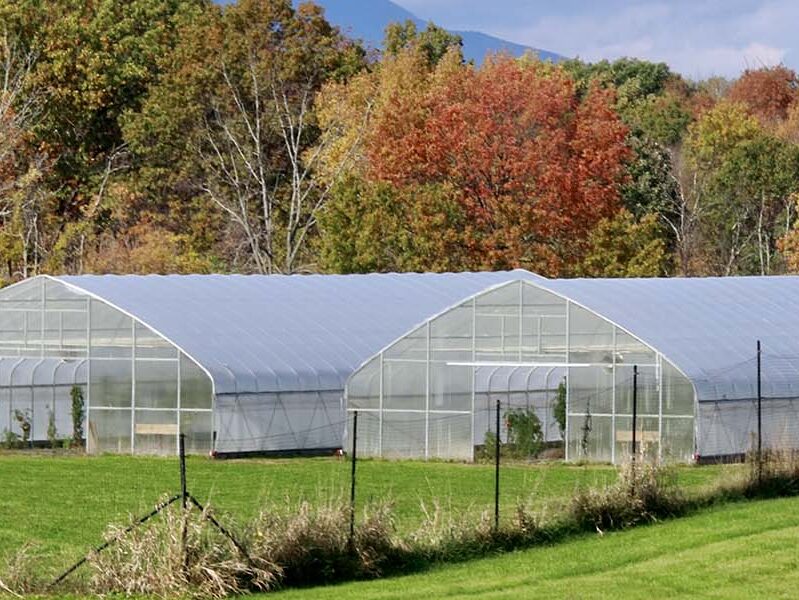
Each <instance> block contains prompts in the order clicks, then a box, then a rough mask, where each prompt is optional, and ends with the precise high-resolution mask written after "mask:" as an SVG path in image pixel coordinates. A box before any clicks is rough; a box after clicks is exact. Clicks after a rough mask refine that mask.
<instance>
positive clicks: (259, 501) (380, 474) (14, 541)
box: [0, 453, 739, 563]
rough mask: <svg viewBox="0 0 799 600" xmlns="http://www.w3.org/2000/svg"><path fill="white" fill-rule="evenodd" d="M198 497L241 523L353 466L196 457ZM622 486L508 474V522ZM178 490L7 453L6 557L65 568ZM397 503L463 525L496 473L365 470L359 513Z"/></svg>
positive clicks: (75, 462)
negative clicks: (586, 492) (111, 528)
mask: <svg viewBox="0 0 799 600" xmlns="http://www.w3.org/2000/svg"><path fill="white" fill-rule="evenodd" d="M736 468H739V467H701V468H697V467H686V468H681V469H678V470H677V476H678V480H679V482H680V483H681V484H682V485H685V486H687V487H696V486H702V485H710V484H712V483H713V482H714V481H716V480H718V479H719V478H720V477H724V476H726V475H728V474H729V473H730V472H731V471H732V470H734V469H736ZM187 471H188V482H189V488H190V491H191V492H192V493H193V494H194V495H195V496H196V497H197V498H198V499H199V500H200V501H202V502H210V504H211V505H212V506H214V507H216V509H217V511H218V513H219V514H220V515H221V518H222V519H223V520H227V521H228V522H238V523H241V522H243V521H245V520H247V519H248V518H251V517H253V516H254V515H255V514H257V513H258V512H259V511H260V510H262V509H263V508H264V507H268V506H275V505H285V504H286V503H287V502H289V503H296V502H299V501H301V500H308V501H310V502H324V501H328V500H330V499H331V498H340V497H348V494H349V476H350V463H348V462H347V461H344V460H338V459H333V458H329V459H328V458H318V459H312V458H297V459H283V460H254V459H253V460H235V461H218V460H211V459H208V458H204V457H190V458H189V459H188V461H187ZM615 477H616V471H615V469H613V468H612V467H609V466H606V465H594V466H573V465H566V464H563V463H551V464H537V465H506V466H503V468H502V476H501V480H502V487H501V489H502V493H501V497H502V507H503V514H504V515H506V516H509V515H510V514H511V513H512V511H513V510H514V508H515V506H516V505H517V503H518V502H520V501H521V502H531V503H533V504H534V505H536V506H539V507H543V506H549V507H550V508H551V510H558V509H560V508H561V506H562V505H563V504H564V503H565V502H567V501H568V499H569V497H570V496H571V495H572V493H573V492H574V490H575V488H577V487H578V486H589V485H591V486H601V485H604V484H606V483H608V482H610V481H612V480H613V479H614V478H615ZM178 490H179V475H178V462H177V459H176V458H174V457H167V458H148V457H130V456H110V455H108V456H92V457H89V456H58V455H55V456H51V455H46V454H26V453H3V454H0V554H5V553H6V552H8V551H13V550H14V549H16V548H19V547H20V546H22V545H23V544H25V543H34V544H35V545H36V546H37V548H38V552H39V553H41V554H42V555H43V556H46V557H48V559H49V560H52V561H55V562H56V563H60V562H63V561H68V560H70V559H72V558H75V557H77V556H79V555H81V554H82V553H83V552H85V551H86V550H87V549H88V548H89V547H91V546H93V545H95V544H97V543H98V542H99V541H100V540H101V536H102V534H103V532H104V531H105V529H106V526H107V525H108V524H109V523H111V522H115V523H122V522H124V521H125V520H126V519H127V518H128V515H131V514H142V513H145V512H148V511H149V510H151V509H152V507H153V505H154V504H155V503H156V502H157V501H158V500H159V499H162V498H163V497H164V496H166V495H167V494H170V493H176V492H177V491H178ZM382 500H390V501H392V502H393V503H394V514H395V515H396V518H397V522H398V527H399V528H400V529H401V530H412V529H414V528H415V527H417V526H418V525H419V524H420V523H421V521H422V518H423V514H422V508H421V507H422V505H424V506H426V507H427V508H428V509H431V508H432V506H433V504H434V503H436V502H437V503H438V504H439V505H440V507H441V509H442V510H443V511H444V512H446V513H448V514H451V515H454V516H455V517H456V518H469V516H475V517H476V515H478V514H479V513H480V512H481V511H483V510H489V509H491V507H492V502H493V467H492V466H490V465H470V464H455V463H443V462H428V463H424V462H410V461H402V462H390V461H369V460H365V461H360V462H359V465H358V504H359V506H363V505H364V504H365V503H367V502H378V501H382Z"/></svg>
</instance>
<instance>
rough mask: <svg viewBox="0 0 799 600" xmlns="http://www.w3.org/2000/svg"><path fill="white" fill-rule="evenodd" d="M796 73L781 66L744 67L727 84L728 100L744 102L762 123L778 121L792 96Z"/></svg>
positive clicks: (794, 95)
mask: <svg viewBox="0 0 799 600" xmlns="http://www.w3.org/2000/svg"><path fill="white" fill-rule="evenodd" d="M797 87H799V80H797V76H796V73H795V72H794V71H793V70H791V69H789V68H787V67H785V66H783V65H779V66H776V67H764V68H762V69H754V70H750V69H747V70H746V71H744V73H743V75H741V77H740V78H739V79H738V80H737V81H736V82H735V83H734V84H733V85H732V87H731V88H730V95H729V97H730V100H732V101H733V102H739V103H741V104H743V105H745V106H746V107H747V108H748V109H749V112H750V113H751V114H753V115H754V116H756V117H758V118H759V119H760V120H761V121H763V122H765V123H773V122H775V121H782V120H783V119H785V117H786V116H787V115H788V109H789V108H790V106H791V104H793V102H794V101H795V100H796V96H797Z"/></svg>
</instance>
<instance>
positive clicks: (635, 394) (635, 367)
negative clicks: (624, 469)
mask: <svg viewBox="0 0 799 600" xmlns="http://www.w3.org/2000/svg"><path fill="white" fill-rule="evenodd" d="M637 421H638V365H633V436H632V445H633V447H632V452H631V454H632V463H633V464H635V455H636V453H637V450H636V447H635V442H636V430H637V429H638V422H637Z"/></svg>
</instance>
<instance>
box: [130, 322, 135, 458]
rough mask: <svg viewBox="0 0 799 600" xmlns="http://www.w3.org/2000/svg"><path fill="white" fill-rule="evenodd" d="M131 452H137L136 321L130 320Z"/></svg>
mask: <svg viewBox="0 0 799 600" xmlns="http://www.w3.org/2000/svg"><path fill="white" fill-rule="evenodd" d="M130 453H131V454H135V453H136V321H134V320H133V319H131V320H130Z"/></svg>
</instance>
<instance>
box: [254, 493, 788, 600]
mask: <svg viewBox="0 0 799 600" xmlns="http://www.w3.org/2000/svg"><path fill="white" fill-rule="evenodd" d="M797 589H799V499H797V498H791V499H781V500H765V501H758V502H741V503H735V504H728V505H724V506H720V507H718V508H715V509H712V510H707V511H703V512H701V513H699V514H697V515H695V516H691V517H687V518H683V519H675V520H673V521H667V522H664V523H660V524H657V525H651V526H648V527H640V528H637V529H631V530H629V531H624V532H618V533H609V534H606V535H604V536H599V535H589V536H585V537H582V538H578V539H575V540H572V541H569V542H564V543H561V544H557V545H554V546H551V547H542V548H536V549H533V550H526V551H520V552H514V553H510V554H506V555H502V556H498V557H494V558H489V559H483V560H477V561H472V562H468V563H463V564H458V565H447V566H441V567H437V568H435V569H433V570H431V571H429V572H426V573H422V574H418V575H412V576H406V577H397V578H393V579H386V580H378V581H371V582H358V583H351V584H344V585H338V586H330V587H323V588H312V589H305V590H292V591H287V592H281V593H279V594H268V595H261V596H259V598H262V599H264V600H266V598H279V599H281V600H301V599H303V598H308V599H310V598H313V599H314V600H325V599H326V598H330V599H334V600H350V599H351V600H356V599H357V600H363V599H375V600H377V599H380V600H388V599H392V598H396V599H403V600H407V599H413V598H424V599H429V598H477V597H479V598H551V599H557V598H644V599H651V598H676V597H682V598H696V597H703V598H724V599H729V598H795V597H796V595H797V591H796V590H797Z"/></svg>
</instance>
